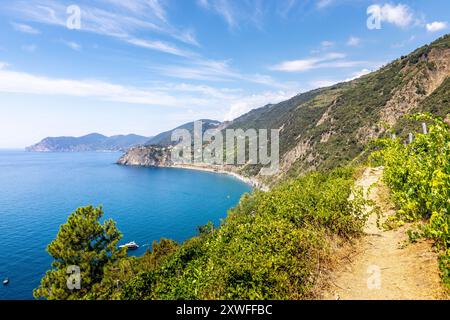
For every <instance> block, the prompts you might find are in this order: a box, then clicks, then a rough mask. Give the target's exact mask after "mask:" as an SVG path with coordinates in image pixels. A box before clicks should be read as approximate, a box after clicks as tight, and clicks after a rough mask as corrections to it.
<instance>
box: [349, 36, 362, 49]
mask: <svg viewBox="0 0 450 320" xmlns="http://www.w3.org/2000/svg"><path fill="white" fill-rule="evenodd" d="M360 44H361V39H360V38H358V37H353V36H351V37H350V38H349V39H348V40H347V45H348V46H351V47H357V46H359V45H360Z"/></svg>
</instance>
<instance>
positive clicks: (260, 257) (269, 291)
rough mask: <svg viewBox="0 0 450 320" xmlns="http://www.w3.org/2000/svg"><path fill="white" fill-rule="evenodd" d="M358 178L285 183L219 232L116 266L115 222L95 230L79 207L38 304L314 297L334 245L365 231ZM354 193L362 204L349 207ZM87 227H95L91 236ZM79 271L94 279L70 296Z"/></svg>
mask: <svg viewBox="0 0 450 320" xmlns="http://www.w3.org/2000/svg"><path fill="white" fill-rule="evenodd" d="M353 175H354V172H353V170H352V169H349V168H344V169H343V168H340V169H335V170H333V171H331V172H329V173H318V172H315V173H310V174H308V175H306V176H304V177H301V178H298V179H295V180H291V181H288V182H285V183H283V184H280V185H279V186H277V187H275V188H274V189H273V190H272V191H270V192H267V193H264V192H260V191H255V192H254V193H253V194H247V195H245V196H244V197H243V198H242V200H241V202H240V204H239V205H238V206H237V207H236V208H235V209H232V210H230V212H229V215H228V217H227V218H226V219H225V220H224V221H223V223H222V225H221V226H220V227H219V228H217V229H215V228H214V226H213V225H212V224H211V223H209V224H208V225H206V226H203V227H201V228H199V231H200V234H199V236H197V237H194V238H192V239H190V240H188V241H186V242H185V243H184V244H182V245H177V244H176V243H174V242H173V241H170V240H165V239H163V240H161V242H160V243H156V242H155V243H154V244H153V248H152V251H148V252H147V253H146V254H144V255H143V256H142V257H138V258H136V257H123V258H121V259H120V260H119V259H117V253H118V252H116V251H115V250H114V249H113V248H112V247H111V246H113V245H115V243H116V242H117V240H118V238H119V236H118V233H117V231H113V235H114V236H113V237H112V239H114V240H113V241H106V240H104V237H106V234H108V235H110V234H111V230H115V228H114V227H113V225H112V224H111V222H108V223H105V226H104V227H102V226H101V225H100V224H98V223H97V222H96V219H97V218H98V217H99V216H100V214H99V213H100V212H99V211H92V210H93V209H92V208H85V209H79V210H78V211H77V212H76V213H75V214H73V215H72V216H71V217H70V218H69V221H68V223H67V224H66V225H64V226H63V227H62V228H61V231H60V233H59V234H58V237H57V239H56V240H55V241H54V242H52V244H51V245H50V246H49V252H50V253H51V254H52V255H53V256H54V257H55V258H56V259H57V261H58V262H56V261H55V263H54V267H56V268H57V270H56V271H50V272H49V274H47V275H46V277H45V278H44V279H43V282H42V285H41V287H40V288H39V289H38V290H37V293H36V296H37V297H48V298H82V299H299V298H311V297H313V295H314V293H313V291H312V289H313V287H314V284H315V283H316V281H317V277H318V275H319V273H320V272H321V270H322V269H323V268H324V267H325V266H326V265H327V262H328V261H329V259H330V244H331V243H332V242H333V243H334V242H336V241H339V240H342V241H345V240H348V239H352V238H353V237H356V236H358V235H360V234H361V232H362V227H363V225H364V223H365V219H366V217H365V215H364V205H365V201H364V200H363V197H362V194H361V192H358V191H356V190H353V184H354V179H353ZM352 190H353V195H354V197H351V198H353V200H349V196H350V195H351V194H352ZM91 215H92V216H91ZM88 222H89V225H90V224H93V227H90V228H87V226H88ZM92 228H93V229H92ZM80 230H83V231H82V234H83V236H81V235H80V236H78V237H76V238H74V239H72V238H71V237H69V239H67V237H68V235H69V234H79V233H80ZM90 233H92V236H91V235H89V234H90ZM86 236H87V238H86ZM99 237H101V239H102V241H101V242H98V241H95V243H105V244H106V243H107V244H108V245H107V248H108V249H109V252H111V253H113V254H111V255H106V253H105V251H104V250H101V251H98V250H93V248H92V246H94V247H97V246H96V245H95V244H92V240H93V239H99ZM80 238H81V239H82V240H80ZM106 239H111V236H109V237H108V238H106ZM102 247H104V246H102ZM60 252H64V254H60ZM99 253H101V259H100V260H101V261H102V262H104V263H102V264H98V263H97V259H95V260H93V259H92V255H94V256H98V254H99ZM107 257H108V258H107ZM80 263H81V265H80V266H81V269H82V273H83V274H82V277H83V276H86V277H87V279H89V281H88V282H86V281H85V279H84V278H83V283H82V288H83V289H82V291H80V292H78V293H76V294H75V293H72V292H68V290H64V289H63V286H64V285H65V280H64V281H63V280H62V279H63V278H64V279H65V278H66V274H65V270H64V268H65V267H66V265H68V264H80ZM93 266H96V267H95V268H93ZM101 268H103V269H102V270H100V269H101ZM94 269H95V271H94ZM63 282H64V283H63ZM53 287H57V288H59V290H61V291H62V292H61V293H59V294H58V295H55V294H54V292H53V291H50V288H53Z"/></svg>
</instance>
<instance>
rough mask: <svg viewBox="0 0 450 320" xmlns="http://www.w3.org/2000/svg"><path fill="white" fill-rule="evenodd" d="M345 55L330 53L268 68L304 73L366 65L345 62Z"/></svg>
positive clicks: (362, 62)
mask: <svg viewBox="0 0 450 320" xmlns="http://www.w3.org/2000/svg"><path fill="white" fill-rule="evenodd" d="M345 58H346V55H345V54H343V53H339V52H330V53H327V54H325V55H322V56H318V57H310V58H306V59H299V60H290V61H283V62H281V63H279V64H276V65H274V66H272V67H270V69H271V70H274V71H283V72H305V71H309V70H312V69H321V68H349V67H355V66H358V65H361V64H364V63H366V62H365V61H353V60H345Z"/></svg>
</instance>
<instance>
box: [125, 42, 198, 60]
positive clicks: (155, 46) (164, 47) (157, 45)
mask: <svg viewBox="0 0 450 320" xmlns="http://www.w3.org/2000/svg"><path fill="white" fill-rule="evenodd" d="M126 41H127V42H128V43H130V44H133V45H135V46H138V47H141V48H146V49H152V50H156V51H161V52H164V53H169V54H173V55H176V56H180V57H192V56H194V54H193V53H192V52H190V51H187V50H182V49H180V48H178V47H177V46H175V45H173V44H170V43H166V42H162V41H153V40H145V39H138V38H129V39H127V40H126Z"/></svg>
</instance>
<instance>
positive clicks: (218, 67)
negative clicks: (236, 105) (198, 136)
mask: <svg viewBox="0 0 450 320" xmlns="http://www.w3.org/2000/svg"><path fill="white" fill-rule="evenodd" d="M151 69H152V70H156V71H158V72H159V73H160V74H161V75H163V76H166V77H171V78H176V79H186V80H200V81H218V82H232V81H245V82H250V83H256V84H260V85H264V86H267V87H271V88H276V89H284V90H286V89H290V88H294V87H298V84H297V83H294V82H281V81H277V80H275V79H274V78H272V77H271V76H269V75H265V74H246V73H242V72H239V71H238V70H235V69H233V68H232V67H231V66H230V63H229V61H217V60H207V59H193V60H191V61H189V64H188V65H163V66H153V67H151Z"/></svg>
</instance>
